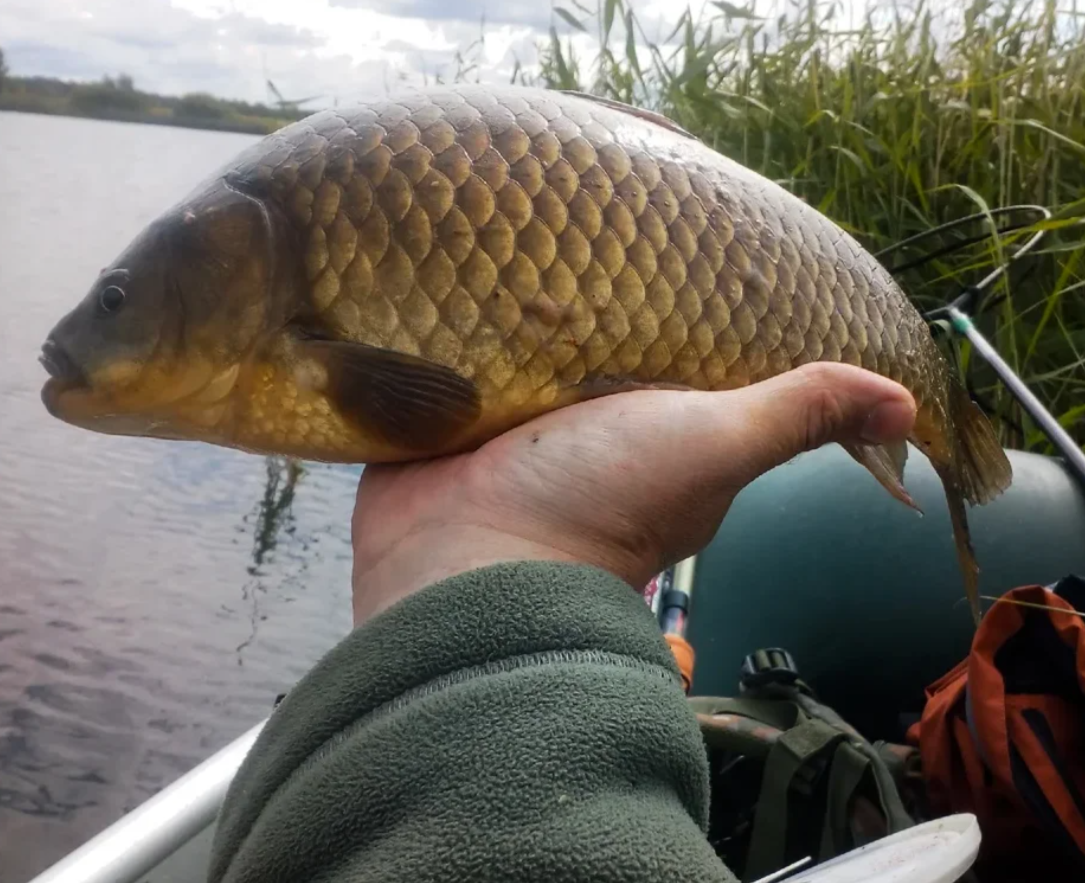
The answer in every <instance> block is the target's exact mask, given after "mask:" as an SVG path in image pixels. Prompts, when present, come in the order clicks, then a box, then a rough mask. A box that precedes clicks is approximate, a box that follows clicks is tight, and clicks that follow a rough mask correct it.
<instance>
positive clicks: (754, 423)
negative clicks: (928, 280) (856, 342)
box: [702, 362, 916, 482]
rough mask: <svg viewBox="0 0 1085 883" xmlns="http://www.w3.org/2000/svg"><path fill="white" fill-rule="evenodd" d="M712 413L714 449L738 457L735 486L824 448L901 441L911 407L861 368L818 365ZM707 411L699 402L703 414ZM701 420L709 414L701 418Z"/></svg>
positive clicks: (732, 398)
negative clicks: (717, 446) (716, 443)
mask: <svg viewBox="0 0 1085 883" xmlns="http://www.w3.org/2000/svg"><path fill="white" fill-rule="evenodd" d="M726 395H727V396H728V401H727V403H726V405H725V406H720V405H719V404H718V403H717V406H716V407H714V408H713V409H712V412H713V413H712V417H711V423H712V424H713V425H714V426H715V427H716V428H717V437H718V439H719V444H720V445H721V446H722V447H723V448H724V449H725V450H727V451H730V452H734V451H742V452H743V457H742V463H740V464H732V465H733V466H737V467H738V468H739V470H740V472H741V473H743V474H742V475H741V476H736V477H740V478H741V480H743V481H745V482H749V481H753V479H754V478H756V477H757V476H759V475H761V474H762V473H764V472H767V471H769V470H770V469H772V468H774V467H776V466H779V465H781V464H782V463H786V462H787V461H788V460H790V459H791V458H792V457H795V456H796V455H798V454H801V453H803V452H804V451H810V450H814V449H815V448H819V447H821V446H822V445H825V444H828V443H830V442H863V443H867V444H883V443H886V442H893V441H899V440H903V439H905V438H906V437H907V436H908V433H909V432H910V431H911V428H912V425H913V423H914V422H915V416H916V406H915V400H914V399H913V397H912V395H911V393H909V392H908V390H906V389H905V388H904V387H903V386H901V385H900V384H898V383H895V382H894V381H892V380H889V379H887V378H885V377H882V376H880V375H878V374H875V373H873V372H871V371H866V370H864V369H862V368H856V367H854V366H852V365H844V364H838V363H833V362H816V363H812V364H809V365H805V366H803V367H801V368H798V369H796V370H794V371H789V372H787V373H785V374H782V375H779V376H777V377H775V378H772V379H770V380H765V381H762V382H760V383H756V384H753V385H752V386H748V387H746V388H744V389H741V390H736V391H734V392H732V393H727V394H726ZM705 405H711V402H710V400H704V399H702V407H704V406H705ZM706 416H707V415H706Z"/></svg>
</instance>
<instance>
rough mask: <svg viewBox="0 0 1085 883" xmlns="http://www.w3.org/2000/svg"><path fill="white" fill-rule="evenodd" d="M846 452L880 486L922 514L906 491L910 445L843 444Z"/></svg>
mask: <svg viewBox="0 0 1085 883" xmlns="http://www.w3.org/2000/svg"><path fill="white" fill-rule="evenodd" d="M841 447H842V448H844V450H845V451H847V452H848V453H849V454H851V455H852V457H854V458H855V459H856V460H857V461H858V462H859V463H861V464H862V465H863V466H865V467H866V469H867V470H868V471H869V472H870V474H871V475H873V476H874V477H875V478H876V479H878V482H879V484H881V486H882V487H884V488H885V489H886V490H887V491H889V493H891V494H892V495H893V496H894V497H895V498H896V499H898V500H900V501H901V502H902V503H904V505H906V506H909V507H911V508H912V509H915V510H916V511H917V512H920V513H922V511H923V510H922V509H920V508H919V505H918V504H917V503H916V501H915V500H913V499H912V495H911V494H909V493H908V491H906V490H905V489H904V464H905V463H906V462H907V461H908V443H907V442H903V441H902V442H894V443H892V444H888V445H863V444H843V445H841Z"/></svg>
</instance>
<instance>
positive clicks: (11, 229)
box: [0, 113, 358, 883]
mask: <svg viewBox="0 0 1085 883" xmlns="http://www.w3.org/2000/svg"><path fill="white" fill-rule="evenodd" d="M251 141H252V139H251V138H250V137H248V136H239V135H227V134H218V133H207V132H189V131H184V130H176V129H165V128H158V127H153V126H130V125H123V124H114V123H99V122H91V121H86V120H71V119H63V118H50V117H38V116H32V115H25V114H6V113H0V230H3V231H4V233H3V236H4V243H3V253H4V259H3V260H2V261H0V291H2V292H3V293H4V300H5V308H6V315H7V316H8V317H9V318H8V319H6V320H5V321H4V322H2V323H0V414H3V418H2V420H0V513H3V515H2V517H0V842H2V843H4V861H3V864H2V865H0V883H24V881H25V880H27V879H29V878H30V877H31V876H33V874H35V873H37V872H38V871H40V870H42V869H43V868H44V867H46V866H47V865H48V864H50V863H52V862H53V861H56V860H57V859H58V858H60V857H62V856H63V855H64V854H65V853H66V852H68V851H70V850H71V849H73V848H74V847H75V846H77V845H78V844H79V843H81V842H83V841H85V840H86V839H87V838H88V837H90V836H92V835H93V834H95V833H96V832H97V831H99V830H100V829H101V828H102V827H104V826H105V825H107V824H109V823H110V822H111V821H113V820H115V819H116V818H118V817H119V816H120V815H121V814H122V813H124V812H125V811H127V810H128V809H131V808H132V807H133V806H135V805H137V804H138V803H140V802H141V801H143V800H145V799H146V798H147V797H149V796H151V795H152V794H153V793H154V792H155V791H157V790H158V789H159V788H161V787H162V786H163V785H165V784H167V783H168V782H170V781H172V780H173V779H175V778H176V777H177V776H179V775H181V774H182V773H183V772H185V771H186V770H188V769H189V768H191V767H192V766H193V765H194V764H196V763H198V762H199V761H200V760H202V759H203V758H204V757H206V756H207V755H208V754H210V753H211V752H212V751H214V750H216V749H217V748H219V747H221V746H222V745H224V744H225V743H226V742H228V741H229V740H230V739H231V738H233V737H234V736H237V735H239V734H240V733H241V732H243V731H244V730H245V729H247V728H248V727H249V726H251V725H252V724H253V723H255V722H256V721H258V720H259V719H260V718H261V717H263V716H265V715H266V714H267V713H268V712H269V711H270V709H271V706H272V703H273V701H274V697H275V696H276V695H277V694H278V693H280V692H282V691H283V690H285V689H287V688H288V687H289V686H290V685H292V684H293V683H294V682H295V681H296V680H297V679H298V678H299V677H301V676H302V675H303V674H304V673H305V671H306V670H307V669H308V668H309V666H311V665H312V663H313V662H314V661H315V660H316V659H317V658H318V657H319V656H320V655H321V654H322V653H323V652H324V651H325V650H326V649H327V648H329V647H330V646H332V645H333V644H334V643H335V642H336V641H337V640H338V639H339V638H340V637H342V636H343V635H344V634H346V632H347V630H348V629H349V627H350V604H349V580H350V546H349V539H350V509H351V506H352V505H353V499H354V489H355V486H356V482H357V477H358V470H357V469H350V468H342V467H332V466H327V465H324V464H303V469H302V470H301V471H300V472H298V473H296V474H293V476H292V473H291V468H292V467H290V466H289V464H286V463H282V462H278V461H265V460H264V459H262V458H259V457H253V456H249V455H245V454H241V453H238V452H234V451H227V450H222V449H217V448H211V447H208V446H205V445H191V444H180V443H174V442H164V441H152V440H144V439H128V438H110V437H106V436H100V435H94V434H92V433H88V432H84V431H81V430H77V429H74V428H72V427H69V426H66V425H64V424H62V423H60V422H58V421H56V420H54V419H52V418H51V417H49V415H48V414H47V413H46V412H45V409H44V408H43V407H42V405H41V401H40V398H39V389H40V385H41V382H42V380H43V379H44V373H43V372H42V370H41V367H40V365H39V364H38V362H37V352H38V347H39V345H40V342H41V341H42V340H43V339H44V337H45V335H46V333H47V332H48V330H49V328H50V327H51V326H52V324H53V323H54V322H55V321H56V320H57V319H58V318H59V317H60V315H62V314H63V313H64V312H65V311H66V310H67V309H69V308H70V306H71V305H73V304H74V303H75V302H76V300H78V298H80V297H81V296H82V295H83V293H84V292H85V291H86V290H87V288H88V287H89V285H90V284H91V282H92V281H93V279H94V277H95V276H96V275H97V273H98V270H99V269H100V268H101V267H102V266H103V265H104V264H105V263H106V262H108V261H110V260H111V259H112V258H113V256H114V255H115V254H117V253H118V252H119V251H120V250H121V249H122V248H123V247H124V246H125V245H126V244H127V242H128V241H129V240H130V239H131V237H132V236H134V235H135V234H136V233H137V232H138V231H139V229H140V228H141V227H142V226H143V225H144V224H146V223H147V222H148V221H149V220H151V219H152V218H153V217H154V216H155V215H156V214H157V213H158V212H159V211H160V210H161V209H162V208H164V207H166V206H168V205H169V204H171V203H172V202H173V201H174V200H176V199H177V198H179V197H180V196H182V195H184V193H185V192H187V191H188V190H189V189H190V188H191V187H192V186H193V185H194V184H195V183H196V182H197V181H198V180H199V179H201V178H203V177H204V176H205V175H206V174H207V172H208V171H209V170H211V169H213V168H215V167H217V166H218V165H220V164H221V163H223V162H225V161H226V160H228V159H229V158H230V157H231V156H233V155H234V154H236V153H237V152H238V151H239V150H240V149H242V148H243V147H244V146H246V145H247V144H249V143H251ZM103 207H108V211H103V210H102V209H103ZM57 243H63V259H62V260H58V257H59V255H58V254H57ZM11 317H17V318H15V319H12V318H11ZM291 476H292V477H291ZM12 844H14V846H12Z"/></svg>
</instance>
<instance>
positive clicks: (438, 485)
mask: <svg viewBox="0 0 1085 883" xmlns="http://www.w3.org/2000/svg"><path fill="white" fill-rule="evenodd" d="M914 420H915V403H914V400H913V399H912V397H911V395H910V394H909V393H908V392H907V390H905V389H904V388H903V387H901V386H900V385H898V384H896V383H894V382H892V381H890V380H887V379H886V378H884V377H881V376H879V375H877V374H874V373H871V372H868V371H864V370H862V369H859V368H855V367H852V366H849V365H843V364H835V363H814V364H810V365H806V366H804V367H803V368H800V369H797V370H794V371H790V372H787V373H785V374H783V375H780V376H778V377H776V378H773V379H771V380H766V381H763V382H761V383H756V384H754V385H752V386H748V387H745V388H743V389H740V390H734V391H729V392H708V393H705V392H693V391H688V392H687V391H656V390H644V391H637V392H626V393H618V394H615V395H611V396H607V397H605V398H600V399H595V400H593V401H589V402H584V403H581V404H578V405H573V406H570V407H568V408H564V409H561V410H559V411H554V412H552V413H549V414H547V415H545V416H543V417H540V418H537V419H535V420H532V421H531V422H529V423H527V424H524V425H522V426H520V427H518V428H516V429H513V430H511V431H509V432H507V433H505V434H503V435H501V436H499V437H498V438H496V439H493V440H492V441H490V442H489V443H487V444H486V445H484V446H482V447H480V448H479V449H478V450H476V451H473V452H471V453H468V454H461V455H457V456H453V457H446V458H442V459H438V460H429V461H423V462H415V463H408V464H402V465H378V466H369V467H367V468H366V470H365V472H364V473H363V475H362V479H361V482H360V483H359V487H358V496H357V500H356V505H355V510H354V518H353V524H352V532H353V544H354V577H353V586H354V621H355V625H361V624H362V623H363V622H365V621H366V620H367V619H369V618H371V617H372V616H374V615H376V614H377V613H379V612H380V611H381V610H384V609H385V608H387V607H389V606H390V605H392V604H393V603H395V602H396V601H398V600H400V599H401V598H404V597H406V596H407V595H409V594H411V593H413V592H415V591H418V590H419V589H422V588H424V587H425V586H427V585H429V584H431V583H433V582H436V581H438V580H440V579H443V578H446V577H449V576H453V575H455V574H457V573H463V572H465V571H467V570H471V569H474V568H478V567H483V566H486V565H489V564H496V563H499V562H508V561H521V560H553V561H568V562H579V563H584V564H592V565H596V566H598V567H602V568H604V569H606V570H608V571H610V572H612V573H614V574H616V575H617V576H619V577H620V578H622V579H624V580H625V581H627V582H628V583H629V584H630V585H631V586H633V587H635V588H637V589H639V588H640V587H641V586H643V585H644V584H645V583H647V582H648V580H649V579H650V578H651V577H652V576H653V575H654V574H656V573H659V572H660V571H661V570H663V569H664V568H665V567H667V566H668V565H670V564H673V563H675V562H676V561H679V560H681V559H683V558H686V557H688V556H690V555H693V554H696V553H697V552H698V551H700V550H701V549H702V548H703V547H704V546H705V545H706V544H707V543H708V542H709V541H710V540H711V539H712V537H713V536H714V535H715V533H716V531H717V530H718V528H719V526H720V523H721V521H722V520H723V517H724V516H725V515H726V514H727V510H728V508H729V507H730V506H731V503H732V501H733V500H734V498H735V496H736V495H737V494H738V492H739V491H740V490H742V488H744V487H745V486H746V485H747V484H749V483H750V482H751V481H753V480H754V479H755V478H757V477H758V476H759V475H761V474H763V473H765V472H767V471H768V470H770V469H772V468H773V467H775V466H778V465H780V464H782V463H784V462H786V461H787V460H790V459H791V458H792V457H794V456H795V455H797V454H799V453H802V452H803V451H807V450H812V449H814V448H817V447H820V446H822V445H824V444H827V443H829V442H869V443H882V442H889V441H897V440H902V439H904V438H905V437H906V436H907V434H908V432H909V430H910V429H911V427H912V423H913V422H914Z"/></svg>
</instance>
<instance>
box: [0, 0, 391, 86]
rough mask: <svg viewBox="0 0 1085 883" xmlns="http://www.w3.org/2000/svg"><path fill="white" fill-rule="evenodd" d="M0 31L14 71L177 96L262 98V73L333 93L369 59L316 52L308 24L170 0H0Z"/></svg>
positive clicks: (363, 70) (366, 68) (364, 71)
mask: <svg viewBox="0 0 1085 883" xmlns="http://www.w3.org/2000/svg"><path fill="white" fill-rule="evenodd" d="M0 34H3V35H4V36H3V48H4V50H5V55H6V60H7V64H8V66H9V67H10V68H11V70H12V73H14V74H16V75H27V76H31V75H41V76H59V77H65V78H71V79H98V78H100V77H102V76H105V75H114V74H117V73H121V72H124V73H127V74H129V75H131V76H132V77H133V78H134V79H135V81H136V84H137V86H139V87H140V88H144V89H148V90H151V91H159V92H165V93H170V94H181V93H184V92H190V91H213V92H216V93H217V94H221V95H226V96H228V97H233V98H242V99H247V100H255V101H259V100H263V99H265V98H266V86H265V82H264V81H265V71H267V72H268V73H269V75H271V77H272V79H273V80H275V82H276V84H277V85H279V87H280V88H281V89H283V90H284V92H285V91H287V88H286V87H289V89H290V90H293V89H295V88H297V89H300V90H301V91H303V92H305V94H312V92H313V91H314V90H317V91H324V92H327V93H329V94H331V93H332V92H334V91H335V90H336V89H338V88H339V86H340V84H341V83H342V82H344V81H350V80H351V79H353V78H354V77H357V76H360V75H372V73H373V70H372V68H373V65H372V64H371V63H370V64H368V65H360V66H359V65H357V64H356V63H355V61H354V60H353V59H351V58H350V57H348V56H343V55H338V56H337V55H336V54H334V53H322V50H323V49H324V47H325V46H326V40H325V39H324V38H322V37H321V36H320V35H318V34H316V33H315V32H313V31H312V30H310V29H307V28H303V27H298V26H295V25H286V24H278V23H274V22H269V21H266V20H263V19H259V18H256V17H253V16H250V15H244V14H240V13H228V14H225V15H220V16H215V17H206V16H200V15H196V14H194V13H193V12H191V11H188V10H185V9H181V8H179V7H177V6H175V5H173V4H171V3H170V2H169V0H141V2H140V3H129V2H127V0H95V2H94V3H92V4H89V5H88V6H87V7H85V8H80V7H76V6H74V5H73V4H71V3H69V2H67V0H5V2H4V4H3V5H2V6H0Z"/></svg>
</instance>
